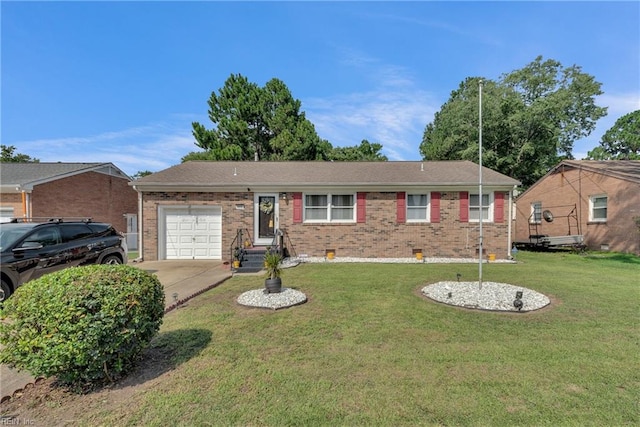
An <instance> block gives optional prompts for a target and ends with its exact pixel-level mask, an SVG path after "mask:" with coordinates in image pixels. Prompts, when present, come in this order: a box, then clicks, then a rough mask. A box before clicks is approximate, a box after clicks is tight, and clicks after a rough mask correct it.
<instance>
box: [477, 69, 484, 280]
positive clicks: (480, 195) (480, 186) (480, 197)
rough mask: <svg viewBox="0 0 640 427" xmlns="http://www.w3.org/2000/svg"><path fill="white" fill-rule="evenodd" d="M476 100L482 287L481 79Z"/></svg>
mask: <svg viewBox="0 0 640 427" xmlns="http://www.w3.org/2000/svg"><path fill="white" fill-rule="evenodd" d="M478 100H479V108H478V117H479V119H478V128H479V130H478V141H479V144H478V157H479V162H478V164H479V168H478V187H479V188H478V192H479V193H480V194H479V195H478V198H479V199H480V200H479V202H480V212H479V213H480V248H479V251H478V258H479V261H478V285H479V286H480V289H482V258H483V249H482V243H483V242H482V239H483V237H484V236H483V235H482V222H483V217H484V213H483V212H482V80H480V90H479V94H478Z"/></svg>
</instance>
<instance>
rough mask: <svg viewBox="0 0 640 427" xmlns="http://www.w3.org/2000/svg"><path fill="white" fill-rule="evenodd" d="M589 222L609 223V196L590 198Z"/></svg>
mask: <svg viewBox="0 0 640 427" xmlns="http://www.w3.org/2000/svg"><path fill="white" fill-rule="evenodd" d="M589 221H594V222H606V221H607V196H603V195H600V196H591V197H589Z"/></svg>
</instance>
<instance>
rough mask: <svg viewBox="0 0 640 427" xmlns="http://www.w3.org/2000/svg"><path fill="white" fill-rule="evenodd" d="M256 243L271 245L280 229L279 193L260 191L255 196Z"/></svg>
mask: <svg viewBox="0 0 640 427" xmlns="http://www.w3.org/2000/svg"><path fill="white" fill-rule="evenodd" d="M253 203H254V209H253V212H254V227H253V228H254V231H253V233H254V236H255V238H254V243H255V244H256V245H259V246H261V245H270V244H272V243H273V238H274V237H275V233H276V230H277V229H278V194H277V193H259V194H256V195H255V196H254V200H253Z"/></svg>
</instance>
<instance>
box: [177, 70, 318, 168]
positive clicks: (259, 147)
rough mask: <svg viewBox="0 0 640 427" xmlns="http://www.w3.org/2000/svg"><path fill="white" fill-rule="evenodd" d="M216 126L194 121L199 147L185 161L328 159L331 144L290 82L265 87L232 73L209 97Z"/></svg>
mask: <svg viewBox="0 0 640 427" xmlns="http://www.w3.org/2000/svg"><path fill="white" fill-rule="evenodd" d="M208 104H209V119H210V120H211V121H212V122H213V123H214V125H215V126H214V128H213V129H207V128H205V126H204V125H202V124H200V123H198V122H193V123H192V127H193V136H194V138H195V139H196V145H197V146H198V147H200V148H202V149H203V150H205V151H204V152H193V153H189V154H188V155H186V156H185V157H183V159H182V160H183V161H187V160H196V159H198V160H253V159H259V160H326V159H327V155H328V153H329V151H330V149H331V144H329V143H328V142H327V141H324V140H321V139H320V137H319V136H318V135H317V133H316V131H315V128H314V126H313V124H312V123H311V122H309V120H307V118H306V117H305V114H304V112H301V111H300V106H301V103H300V101H299V100H296V99H294V98H293V96H292V95H291V92H290V91H289V89H288V88H287V86H286V85H285V84H284V83H283V82H282V81H281V80H278V79H275V78H274V79H271V80H270V81H268V82H267V83H266V85H265V86H264V87H259V86H258V85H256V84H255V83H251V82H249V80H248V79H247V78H246V77H244V76H242V75H240V74H237V75H234V74H232V75H231V76H230V77H229V78H228V79H227V80H226V82H225V84H224V86H223V87H222V88H221V89H220V90H219V91H218V94H216V93H215V92H213V93H212V94H211V97H210V98H209V101H208Z"/></svg>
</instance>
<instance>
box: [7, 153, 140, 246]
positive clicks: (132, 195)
mask: <svg viewBox="0 0 640 427" xmlns="http://www.w3.org/2000/svg"><path fill="white" fill-rule="evenodd" d="M129 181H131V179H130V178H129V177H128V176H127V175H126V174H125V173H124V172H122V171H121V170H120V169H118V168H117V167H116V166H114V165H113V164H111V163H0V215H1V216H2V217H3V218H4V220H5V221H6V220H7V219H8V218H9V217H19V218H22V217H33V218H60V217H62V218H71V217H73V218H91V219H92V220H94V221H97V222H108V223H111V224H112V225H113V226H114V227H115V228H116V229H117V230H118V231H121V232H123V233H125V232H131V231H132V230H131V228H132V227H134V229H135V228H136V227H137V219H136V217H137V212H138V195H137V193H136V192H135V190H133V189H132V188H131V187H130V186H129V185H128V184H129ZM128 225H129V229H128V227H127V226H128ZM133 243H134V244H135V243H137V242H136V240H135V239H133ZM130 247H131V246H130Z"/></svg>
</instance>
